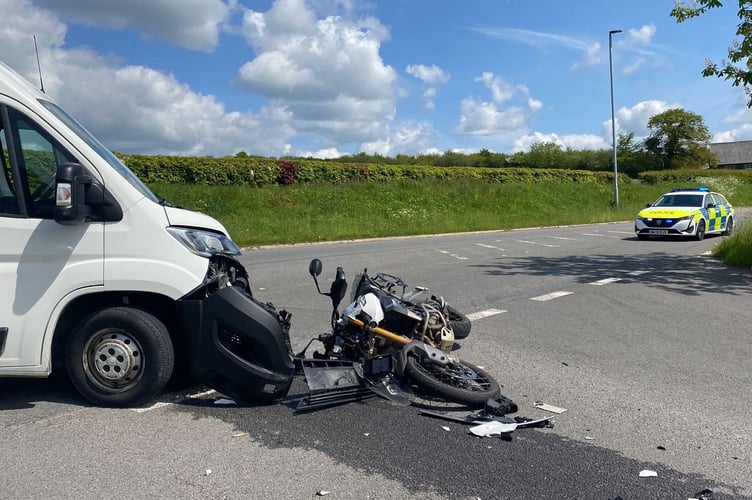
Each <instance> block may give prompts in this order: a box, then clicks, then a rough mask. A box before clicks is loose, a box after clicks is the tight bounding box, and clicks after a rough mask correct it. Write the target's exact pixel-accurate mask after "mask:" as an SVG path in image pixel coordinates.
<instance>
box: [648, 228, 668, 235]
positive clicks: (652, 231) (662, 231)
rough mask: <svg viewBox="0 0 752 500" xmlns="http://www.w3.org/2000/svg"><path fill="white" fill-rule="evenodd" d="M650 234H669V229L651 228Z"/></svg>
mask: <svg viewBox="0 0 752 500" xmlns="http://www.w3.org/2000/svg"><path fill="white" fill-rule="evenodd" d="M650 234H657V235H661V234H668V229H651V230H650Z"/></svg>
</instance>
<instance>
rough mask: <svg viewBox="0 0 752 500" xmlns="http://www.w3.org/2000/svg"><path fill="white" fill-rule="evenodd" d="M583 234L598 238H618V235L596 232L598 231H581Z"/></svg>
mask: <svg viewBox="0 0 752 500" xmlns="http://www.w3.org/2000/svg"><path fill="white" fill-rule="evenodd" d="M582 235H583V236H598V237H599V238H618V236H610V235H608V234H598V233H582Z"/></svg>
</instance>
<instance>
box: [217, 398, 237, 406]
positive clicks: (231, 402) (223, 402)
mask: <svg viewBox="0 0 752 500" xmlns="http://www.w3.org/2000/svg"><path fill="white" fill-rule="evenodd" d="M214 404H215V405H236V404H238V403H237V402H235V400H234V399H230V398H219V399H215V400H214Z"/></svg>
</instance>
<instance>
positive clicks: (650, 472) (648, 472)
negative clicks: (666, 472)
mask: <svg viewBox="0 0 752 500" xmlns="http://www.w3.org/2000/svg"><path fill="white" fill-rule="evenodd" d="M640 477H658V473H657V472H656V471H654V470H650V469H643V470H641V471H640Z"/></svg>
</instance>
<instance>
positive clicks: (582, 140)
mask: <svg viewBox="0 0 752 500" xmlns="http://www.w3.org/2000/svg"><path fill="white" fill-rule="evenodd" d="M539 142H551V143H554V144H558V145H559V146H561V147H562V148H564V149H567V148H571V149H575V150H582V149H593V150H598V149H606V148H608V147H610V142H609V143H607V142H606V141H604V140H603V137H599V136H597V135H592V134H569V135H559V134H556V133H550V134H544V133H542V132H533V133H532V134H525V135H522V136H520V137H518V138H517V139H515V141H514V144H513V145H512V152H513V153H516V152H518V151H529V150H530V146H532V145H533V144H535V143H539Z"/></svg>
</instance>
